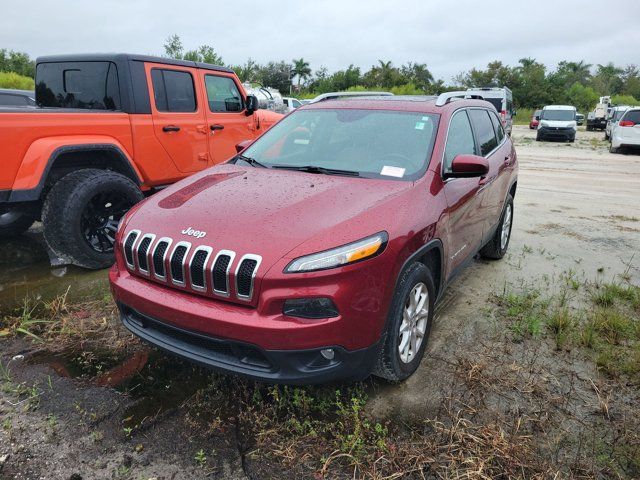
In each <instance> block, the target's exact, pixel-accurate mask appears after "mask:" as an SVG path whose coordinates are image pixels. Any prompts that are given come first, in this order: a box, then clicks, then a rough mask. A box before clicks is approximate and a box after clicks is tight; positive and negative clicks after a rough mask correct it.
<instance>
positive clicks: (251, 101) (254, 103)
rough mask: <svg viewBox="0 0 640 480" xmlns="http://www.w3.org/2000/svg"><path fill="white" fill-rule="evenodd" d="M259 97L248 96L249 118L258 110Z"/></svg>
mask: <svg viewBox="0 0 640 480" xmlns="http://www.w3.org/2000/svg"><path fill="white" fill-rule="evenodd" d="M258 108H259V106H258V97H256V96H255V95H247V110H246V112H247V116H248V115H253V112H255V111H256V110H258Z"/></svg>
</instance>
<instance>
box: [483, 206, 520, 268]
mask: <svg viewBox="0 0 640 480" xmlns="http://www.w3.org/2000/svg"><path fill="white" fill-rule="evenodd" d="M512 226H513V197H512V196H511V194H508V195H507V200H506V201H505V202H504V207H503V209H502V216H501V217H500V223H499V224H498V228H497V229H496V232H495V233H494V234H493V237H491V240H489V242H488V243H487V244H486V245H485V246H484V247H482V250H480V255H482V256H483V257H485V258H492V259H494V260H499V259H501V258H502V257H504V254H505V253H507V248H509V240H511V227H512Z"/></svg>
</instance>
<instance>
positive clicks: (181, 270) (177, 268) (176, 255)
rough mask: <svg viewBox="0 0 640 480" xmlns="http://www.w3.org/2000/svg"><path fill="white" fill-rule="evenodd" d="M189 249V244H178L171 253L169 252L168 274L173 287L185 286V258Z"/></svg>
mask: <svg viewBox="0 0 640 480" xmlns="http://www.w3.org/2000/svg"><path fill="white" fill-rule="evenodd" d="M190 249H191V244H190V243H189V242H178V243H176V246H175V247H173V252H171V256H170V257H169V259H170V260H169V262H170V266H169V267H170V273H171V282H172V283H173V284H174V285H178V286H181V287H184V286H185V285H186V281H185V280H186V279H185V277H184V275H185V263H186V262H185V259H186V258H187V254H188V253H189V250H190Z"/></svg>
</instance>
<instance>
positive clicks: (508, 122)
mask: <svg viewBox="0 0 640 480" xmlns="http://www.w3.org/2000/svg"><path fill="white" fill-rule="evenodd" d="M467 93H468V94H469V95H478V96H480V97H482V98H484V99H485V100H486V101H487V102H489V103H491V104H493V106H494V107H496V110H497V111H498V114H499V115H500V119H501V120H502V126H503V127H504V129H505V130H506V132H507V134H509V135H511V130H512V129H513V117H515V115H516V111H515V110H514V109H513V93H511V90H509V89H508V88H507V87H481V88H469V89H467Z"/></svg>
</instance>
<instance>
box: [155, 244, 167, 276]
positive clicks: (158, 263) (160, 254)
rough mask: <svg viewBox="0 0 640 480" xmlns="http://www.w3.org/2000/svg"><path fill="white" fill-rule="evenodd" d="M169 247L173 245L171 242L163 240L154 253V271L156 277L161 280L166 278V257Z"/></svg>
mask: <svg viewBox="0 0 640 480" xmlns="http://www.w3.org/2000/svg"><path fill="white" fill-rule="evenodd" d="M169 245H171V240H169V239H164V238H161V239H160V240H159V241H158V243H157V244H156V248H155V250H154V251H153V271H154V272H155V274H156V277H158V278H161V279H164V278H165V269H164V256H165V254H166V253H167V250H168V249H169Z"/></svg>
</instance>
